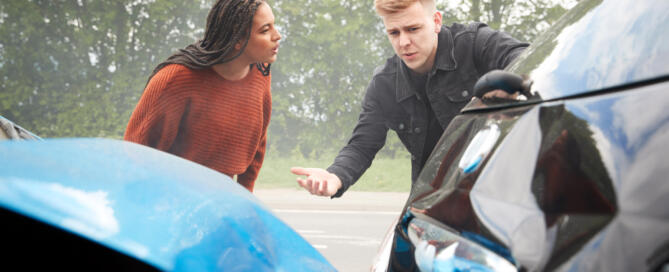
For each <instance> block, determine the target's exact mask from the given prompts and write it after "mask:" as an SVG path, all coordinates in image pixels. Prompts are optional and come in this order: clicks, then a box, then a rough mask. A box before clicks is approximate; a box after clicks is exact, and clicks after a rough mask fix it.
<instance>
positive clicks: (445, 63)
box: [327, 23, 528, 197]
mask: <svg viewBox="0 0 669 272" xmlns="http://www.w3.org/2000/svg"><path fill="white" fill-rule="evenodd" d="M527 46H528V44H527V43H521V42H518V41H517V40H515V39H514V38H512V37H511V36H509V35H508V34H506V33H504V32H499V31H495V30H493V29H491V28H490V27H488V26H486V25H485V24H482V23H473V24H470V25H461V24H453V25H452V26H450V27H447V26H442V28H441V32H440V33H439V43H438V48H437V55H436V59H435V64H434V67H433V68H432V71H430V72H429V74H428V77H427V85H426V87H427V89H426V94H427V97H421V96H420V95H419V94H417V93H416V92H415V91H414V90H413V89H412V88H411V86H410V83H409V78H408V72H407V71H406V69H407V68H405V67H406V66H405V65H402V63H401V59H400V58H399V57H398V56H397V55H395V56H393V57H391V58H389V59H388V60H387V62H386V64H385V65H384V66H382V67H379V68H377V69H376V71H375V72H374V76H373V78H372V80H371V82H370V83H369V86H368V87H367V92H366V94H365V97H364V99H363V101H362V112H361V113H360V116H359V119H358V124H357V125H356V126H355V129H354V130H353V135H352V137H351V139H350V140H349V142H348V144H347V145H346V146H345V147H344V148H343V149H342V150H341V151H340V152H339V155H338V156H337V157H336V158H335V160H334V163H333V164H332V165H331V166H330V167H328V169H327V170H328V171H329V172H331V173H334V174H335V175H337V176H338V177H339V179H341V181H342V188H341V189H340V190H339V191H338V192H337V194H335V196H334V197H339V196H341V194H342V193H343V192H345V191H346V190H347V189H348V188H349V187H350V186H351V185H353V183H355V182H356V181H357V180H358V178H360V176H362V174H363V173H364V172H365V170H367V168H369V166H370V165H371V163H372V160H373V159H374V156H375V155H376V153H377V152H378V151H379V150H380V149H381V148H382V147H383V145H384V144H385V141H386V134H387V132H388V129H392V130H394V131H395V132H396V133H397V135H398V136H399V139H400V140H401V141H402V144H404V146H405V147H406V148H407V149H408V151H409V152H410V153H411V160H412V163H411V180H412V182H414V181H415V180H416V178H417V177H418V173H419V172H420V170H421V169H422V167H423V165H421V164H422V161H423V158H422V156H423V153H424V152H423V149H424V148H425V147H424V143H425V136H426V135H427V133H426V132H427V131H426V130H427V126H428V123H427V116H428V113H427V108H426V107H425V104H424V103H423V102H422V101H421V100H423V99H427V100H428V101H429V102H430V104H431V105H432V109H433V110H434V113H435V116H436V118H437V119H438V121H439V123H440V124H441V126H442V127H443V128H446V127H447V126H448V123H449V122H450V121H451V119H453V117H455V115H456V114H458V113H459V112H460V110H461V109H462V108H463V107H464V106H465V104H466V103H467V102H469V100H471V98H472V95H473V92H472V88H473V87H474V84H475V83H476V80H477V79H478V78H479V77H480V76H482V75H483V74H485V73H486V72H488V71H490V70H494V69H503V68H504V67H505V66H507V65H508V64H509V63H510V62H511V61H512V60H513V59H514V58H515V57H516V56H518V54H520V53H521V52H522V50H523V49H525V48H526V47H527ZM430 148H431V147H430Z"/></svg>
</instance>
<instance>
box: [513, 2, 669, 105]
mask: <svg viewBox="0 0 669 272" xmlns="http://www.w3.org/2000/svg"><path fill="white" fill-rule="evenodd" d="M668 10H669V1H656V0H637V1H601V0H585V1H580V3H579V4H578V5H577V6H575V7H574V8H573V9H572V10H571V11H570V12H568V13H567V14H565V15H564V16H563V17H562V18H561V19H560V20H559V21H558V22H557V23H556V24H555V25H554V26H553V27H552V28H551V29H549V30H548V31H547V32H545V33H544V35H542V36H540V37H539V38H537V40H535V41H534V42H533V44H532V46H531V47H529V48H528V49H527V50H526V51H525V52H524V53H523V54H522V55H521V56H520V57H519V58H518V59H517V60H516V61H515V62H514V63H512V64H511V65H510V66H509V67H507V70H509V71H511V72H514V73H516V74H519V75H528V76H529V77H530V78H531V79H532V80H533V81H534V84H533V86H532V92H533V94H538V95H535V97H533V98H535V99H543V100H548V99H554V98H561V97H566V96H571V95H577V94H582V93H586V92H591V91H597V90H602V89H607V88H611V87H616V86H620V85H624V84H629V83H634V82H639V81H644V80H649V79H656V78H659V77H663V76H666V75H669V65H667V64H666V63H665V61H666V60H667V59H669V43H667V42H666V37H669V28H667V25H669V13H668V12H667V11H668Z"/></svg>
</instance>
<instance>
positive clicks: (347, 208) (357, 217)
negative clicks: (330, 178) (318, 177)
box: [254, 189, 408, 272]
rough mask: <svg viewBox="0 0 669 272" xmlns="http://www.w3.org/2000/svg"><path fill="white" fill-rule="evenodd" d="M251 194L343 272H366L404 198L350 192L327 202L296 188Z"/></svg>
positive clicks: (401, 194)
mask: <svg viewBox="0 0 669 272" xmlns="http://www.w3.org/2000/svg"><path fill="white" fill-rule="evenodd" d="M254 194H255V195H256V196H257V197H258V198H259V199H260V200H261V201H262V202H263V203H265V205H267V206H268V207H269V208H271V209H272V210H273V211H274V213H275V214H276V215H277V216H279V218H281V219H282V220H283V221H284V222H286V223H287V224H288V225H290V226H291V227H292V228H293V229H295V230H296V231H297V232H298V233H299V234H300V235H302V237H304V238H305V239H306V240H307V241H308V242H309V243H311V245H312V246H314V247H315V248H316V249H317V250H318V251H319V252H321V254H323V256H325V258H326V259H327V260H328V261H330V263H331V264H332V265H333V266H334V267H335V268H337V270H339V271H343V272H348V271H369V270H370V268H371V265H372V260H373V259H374V257H375V256H376V252H377V250H378V248H379V246H380V244H381V241H382V240H383V236H384V235H385V233H386V231H387V230H388V228H389V227H390V225H391V223H392V222H393V221H394V220H395V219H396V218H397V217H398V216H399V214H400V211H401V210H402V207H403V206H404V202H405V201H406V198H407V197H408V193H375V192H354V191H349V192H346V193H345V194H344V196H342V197H341V198H338V199H330V198H325V197H317V196H312V195H310V194H309V193H307V192H306V191H302V190H296V189H276V190H255V192H254Z"/></svg>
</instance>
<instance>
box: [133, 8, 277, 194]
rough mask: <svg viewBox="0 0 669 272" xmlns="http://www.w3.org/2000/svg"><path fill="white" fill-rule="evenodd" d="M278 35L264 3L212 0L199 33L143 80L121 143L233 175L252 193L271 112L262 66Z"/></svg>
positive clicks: (272, 58)
mask: <svg viewBox="0 0 669 272" xmlns="http://www.w3.org/2000/svg"><path fill="white" fill-rule="evenodd" d="M280 39H281V35H280V34H279V32H278V31H277V29H276V28H275V27H274V15H273V14H272V10H271V8H270V7H269V5H268V4H267V3H266V2H265V1H263V0H219V1H217V2H216V4H215V5H214V6H213V8H212V9H211V11H210V12H209V16H208V17H207V26H206V30H205V34H204V38H203V39H202V40H200V41H198V42H196V43H194V44H191V45H189V46H187V47H186V48H185V49H181V50H180V51H179V52H178V53H176V54H174V55H172V56H171V57H169V58H168V59H167V60H166V61H165V62H163V63H161V64H159V65H158V66H157V67H156V69H155V70H154V71H153V74H152V75H151V76H150V77H149V82H148V83H147V86H146V88H145V90H144V94H143V95H142V97H141V98H140V100H139V103H138V104H137V107H136V108H135V110H134V112H133V114H132V116H131V117H130V121H129V123H128V127H127V129H126V132H125V137H124V138H125V140H128V141H132V142H136V143H139V144H143V145H147V146H150V147H154V148H157V149H160V150H163V151H166V152H169V153H172V154H174V155H177V156H180V157H183V158H186V159H189V160H191V161H194V162H197V163H200V164H202V165H205V166H207V167H210V168H212V169H215V170H217V171H219V172H221V173H224V174H226V175H228V176H230V177H233V178H234V176H237V182H238V183H240V184H241V185H242V186H244V187H245V188H246V189H248V190H249V191H251V192H253V186H254V183H255V180H256V178H257V176H258V172H259V170H260V167H261V165H262V162H263V158H264V155H265V146H266V141H267V137H266V136H267V126H268V125H269V119H270V113H271V104H272V102H271V93H270V80H271V76H270V73H269V67H270V64H271V63H272V62H274V61H275V60H276V55H277V52H278V49H279V40H280Z"/></svg>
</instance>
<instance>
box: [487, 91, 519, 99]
mask: <svg viewBox="0 0 669 272" xmlns="http://www.w3.org/2000/svg"><path fill="white" fill-rule="evenodd" d="M493 98H499V99H508V100H516V99H518V92H515V93H513V94H510V93H507V92H505V91H502V90H492V91H489V92H487V93H485V94H484V95H483V99H493Z"/></svg>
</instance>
